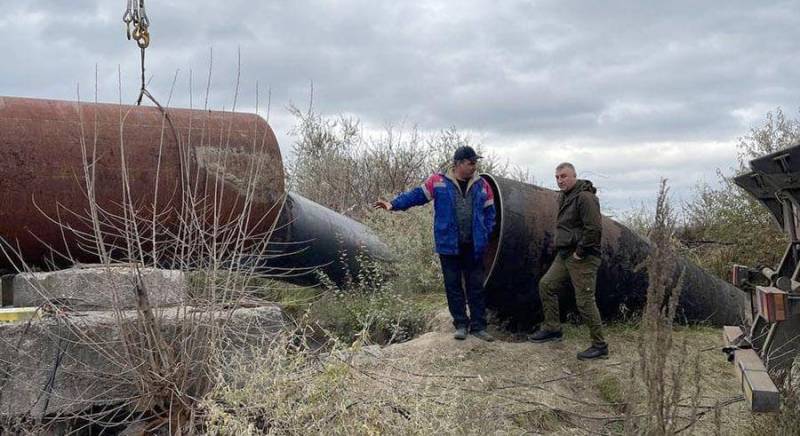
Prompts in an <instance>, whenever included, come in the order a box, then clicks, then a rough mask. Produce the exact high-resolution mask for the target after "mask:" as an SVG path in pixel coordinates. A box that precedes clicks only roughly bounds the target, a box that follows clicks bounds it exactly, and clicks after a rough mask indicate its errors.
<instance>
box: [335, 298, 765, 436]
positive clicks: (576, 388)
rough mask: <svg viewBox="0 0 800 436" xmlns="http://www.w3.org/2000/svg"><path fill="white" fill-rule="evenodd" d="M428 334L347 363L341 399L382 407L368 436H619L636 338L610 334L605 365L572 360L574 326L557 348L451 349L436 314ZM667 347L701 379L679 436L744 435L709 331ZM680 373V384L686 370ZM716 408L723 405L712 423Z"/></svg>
mask: <svg viewBox="0 0 800 436" xmlns="http://www.w3.org/2000/svg"><path fill="white" fill-rule="evenodd" d="M431 329H432V331H431V332H429V333H426V334H424V335H422V336H420V337H418V338H416V339H413V340H411V341H408V342H405V343H401V344H395V345H390V346H387V347H384V348H380V347H378V346H372V347H367V348H366V349H365V350H363V352H361V353H358V354H357V356H358V357H357V358H354V359H349V362H348V365H350V367H351V368H352V369H355V370H356V373H357V374H358V376H356V377H353V378H350V379H349V381H348V387H347V389H348V390H349V391H350V394H355V395H354V396H355V397H361V398H363V399H364V400H363V401H371V402H375V401H380V402H381V403H382V404H383V405H384V406H385V407H383V410H384V411H383V412H382V414H381V416H380V417H375V419H376V421H374V422H376V423H377V422H380V423H381V424H380V425H379V428H378V429H376V430H377V432H381V433H383V432H385V431H386V430H387V429H392V428H395V429H398V430H399V429H400V428H403V429H405V430H408V429H409V428H414V429H415V431H414V433H419V434H430V433H431V432H433V433H440V432H446V433H457V434H619V433H621V432H622V431H623V429H624V425H625V424H624V420H625V415H626V413H625V410H626V405H625V403H626V402H627V398H629V396H628V394H627V393H626V391H627V390H628V389H629V388H631V387H632V386H635V385H636V384H635V383H632V382H631V380H632V375H631V368H632V366H633V365H635V364H636V362H637V359H638V355H637V350H636V348H637V346H636V337H637V336H636V335H637V332H636V330H635V328H633V327H631V326H630V325H628V324H619V325H612V326H610V327H609V328H608V329H607V341H608V342H609V344H610V353H611V354H610V358H609V359H608V360H600V361H592V362H582V361H579V360H577V359H576V357H575V354H576V353H577V352H578V351H581V350H582V349H583V348H585V347H586V346H587V345H588V332H587V330H586V329H585V328H583V327H580V326H574V325H567V326H565V337H564V340H563V341H562V342H559V343H547V344H533V343H529V342H526V341H524V340H523V339H524V338H522V337H514V336H510V335H508V334H503V333H500V332H497V331H494V332H493V333H494V334H495V335H496V337H497V338H498V340H497V341H495V342H492V343H487V342H484V341H481V340H478V339H476V338H474V337H469V338H468V339H467V340H465V341H456V340H454V339H453V338H452V327H451V325H450V322H449V316H448V314H447V312H446V311H443V312H442V313H440V314H439V315H437V316H436V317H435V319H434V321H433V322H432V326H431ZM674 338H675V348H676V349H680V348H681V347H680V346H681V344H682V343H683V341H684V340H685V341H687V351H688V355H689V356H699V368H700V371H701V377H700V383H701V388H702V389H701V401H700V408H699V409H698V412H700V413H701V416H700V418H699V421H698V422H697V423H696V424H695V425H693V426H692V427H691V428H689V429H687V431H686V432H685V433H691V434H715V433H716V434H743V433H747V432H749V431H750V430H749V429H750V423H751V421H752V417H751V414H750V413H749V412H748V411H747V407H746V404H745V402H744V401H743V400H742V399H741V398H742V397H741V391H740V390H739V387H738V385H737V383H736V378H735V376H734V373H733V368H732V365H731V364H730V363H728V362H727V361H726V359H725V356H724V354H723V353H722V352H721V351H720V348H721V333H720V331H719V329H716V328H710V327H691V328H689V327H681V328H678V329H676V331H675V333H674ZM677 353H678V351H676V352H675V353H674V354H675V355H674V359H675V361H677V358H678V355H677ZM690 361H691V359H690ZM693 367H694V366H693V365H692V368H693ZM687 372H689V374H687V378H688V376H689V375H691V370H690V371H687ZM685 384H686V385H690V384H691V382H690V381H688V380H686V381H685ZM690 391H691V388H690V386H687V387H686V389H685V390H684V392H685V394H684V395H682V398H685V400H682V401H681V403H682V404H683V403H685V404H686V406H687V407H686V408H685V412H682V413H681V414H682V415H684V416H688V415H689V414H690V410H691V408H690V407H689V403H690V401H689V398H690V396H691V393H690ZM717 402H720V403H722V404H724V405H723V406H722V407H720V408H719V409H720V413H719V414H717V416H716V417H715V413H714V406H715V404H717ZM628 407H629V406H628ZM628 410H636V408H635V407H634V408H632V409H628ZM683 410H684V409H682V411H683ZM631 413H636V412H631ZM392 421H394V422H395V424H397V426H393V424H392V423H391V422H392ZM369 422H370V417H369V416H366V417H365V424H364V425H365V426H367V427H369ZM686 422H687V423H688V421H686ZM412 423H413V425H411V424H412ZM405 430H404V431H405ZM717 430H719V433H717ZM389 431H390V432H391V430H389ZM367 433H369V431H367Z"/></svg>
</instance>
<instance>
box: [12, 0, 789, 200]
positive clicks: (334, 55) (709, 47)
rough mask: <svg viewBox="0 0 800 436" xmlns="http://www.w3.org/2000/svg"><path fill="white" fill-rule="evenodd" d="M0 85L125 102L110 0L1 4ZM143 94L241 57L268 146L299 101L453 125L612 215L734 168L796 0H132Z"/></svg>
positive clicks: (369, 119)
mask: <svg viewBox="0 0 800 436" xmlns="http://www.w3.org/2000/svg"><path fill="white" fill-rule="evenodd" d="M0 4H2V8H1V9H0V10H2V13H0V32H2V35H3V37H2V40H3V42H4V44H3V58H4V61H3V62H2V70H0V71H2V74H0V95H9V96H25V97H41V98H55V99H75V98H76V95H77V94H76V88H77V87H76V85H78V84H79V85H80V89H81V98H82V99H84V100H87V99H93V98H94V96H93V94H94V83H95V80H94V75H95V73H94V72H95V65H97V68H98V77H99V80H98V81H99V99H100V100H101V101H110V102H114V101H118V99H119V91H118V88H119V86H120V83H119V80H118V79H117V77H118V74H117V71H118V68H119V69H120V70H121V73H122V81H121V87H122V100H123V102H126V103H133V102H134V100H135V98H136V96H137V95H138V83H137V81H138V80H139V79H138V72H137V68H138V66H139V58H138V49H137V48H136V46H135V44H134V43H133V42H130V41H128V40H126V38H125V33H124V26H123V24H122V22H121V17H122V13H123V12H124V9H125V4H126V1H125V0H69V1H67V0H21V1H13V0H0ZM146 7H147V12H148V15H149V17H150V21H151V28H150V30H151V34H152V45H151V47H150V48H149V49H148V50H147V56H148V57H147V67H148V77H150V76H152V79H151V80H152V81H151V84H150V89H151V91H152V92H153V93H154V94H155V96H156V97H157V98H158V99H160V100H162V102H163V101H166V99H167V97H168V93H169V88H170V84H171V83H172V80H173V76H174V75H175V72H176V71H178V70H179V73H178V81H177V84H178V85H177V89H176V91H175V96H174V97H173V100H172V102H173V105H177V106H187V105H188V104H189V98H188V96H189V81H188V77H189V71H192V76H193V85H194V105H195V106H198V105H202V101H201V100H202V95H203V93H204V90H205V80H206V75H207V74H208V67H209V50H210V49H213V53H214V55H213V58H214V60H213V69H212V71H213V73H212V84H211V97H210V103H209V106H210V107H211V108H212V109H221V108H223V107H225V108H230V107H231V104H232V102H233V94H234V84H235V79H236V59H237V56H236V53H237V49H239V50H240V51H241V57H242V67H241V87H242V90H241V98H240V102H239V109H240V110H246V111H253V110H254V109H255V100H256V98H255V94H256V93H255V89H256V81H258V83H259V88H260V89H261V91H260V101H261V103H260V105H261V106H262V108H261V109H262V110H261V113H262V115H264V116H266V112H265V111H264V110H263V109H264V106H265V105H266V95H267V89H268V88H269V89H271V93H272V104H271V110H270V114H269V115H270V124H271V125H272V127H273V129H274V130H275V132H276V134H277V135H278V138H279V141H280V142H281V148H282V149H283V151H284V154H286V153H288V152H289V150H290V149H291V137H289V136H288V134H287V133H288V132H289V130H290V129H291V127H292V126H293V124H294V120H293V119H292V117H291V116H290V115H289V114H288V112H287V110H286V107H287V105H288V104H289V103H291V102H294V103H296V104H298V105H300V106H304V105H306V104H307V101H308V95H309V83H310V82H312V81H313V83H314V106H315V108H316V109H317V110H319V111H320V112H322V113H323V114H328V115H336V114H340V113H346V114H350V115H353V116H356V117H358V118H359V119H360V120H361V121H362V122H363V123H364V125H365V126H366V127H367V128H371V129H376V130H377V129H381V128H382V127H383V126H385V125H387V124H392V123H394V124H397V123H401V122H404V123H405V124H406V125H411V124H417V125H418V126H419V128H420V129H422V130H424V131H437V130H441V129H445V128H448V127H450V126H454V127H456V128H458V129H459V130H461V131H464V132H469V133H470V134H471V135H472V136H473V137H474V138H475V139H476V140H477V141H480V142H481V143H482V144H483V147H484V148H485V149H488V150H490V151H492V152H493V153H495V154H496V155H498V156H501V157H505V158H508V159H509V160H510V161H511V162H512V163H514V164H517V165H521V166H525V167H527V168H529V169H530V171H531V173H532V174H533V175H534V176H535V178H536V180H537V181H538V182H539V183H540V184H541V185H544V186H547V187H555V184H554V182H553V177H552V173H553V170H552V168H553V167H554V166H555V165H556V164H557V163H559V162H561V161H565V160H568V161H572V162H573V163H575V165H576V166H577V167H578V172H579V176H584V177H586V178H590V179H592V180H593V181H594V182H595V185H597V186H599V187H600V188H601V191H600V192H601V202H602V203H603V205H604V209H605V210H606V211H607V212H610V213H614V214H619V213H621V212H623V211H625V210H626V209H630V208H632V207H636V206H637V205H639V204H640V203H641V202H642V201H643V200H650V199H652V198H653V197H654V196H655V192H656V190H657V188H658V180H659V178H660V177H666V178H669V179H670V181H671V185H672V186H673V191H674V193H675V195H676V197H678V198H679V199H680V198H686V197H687V196H688V195H690V190H691V187H692V186H693V185H695V184H696V183H697V182H698V181H703V180H705V181H707V182H714V181H715V180H716V174H715V172H716V169H717V168H723V169H727V168H729V167H731V166H733V165H734V164H735V160H736V147H735V144H736V142H737V138H738V137H740V136H742V135H745V134H747V133H748V132H749V129H750V128H751V127H754V126H757V125H759V124H761V123H763V120H764V116H765V114H766V112H768V111H770V110H774V109H775V108H776V107H778V106H780V107H782V108H783V109H784V111H785V112H786V113H787V114H789V115H790V116H791V117H793V118H794V117H797V115H798V107H800V87H798V85H797V84H798V78H800V56H798V54H800V53H798V48H800V1H775V2H771V1H730V0H727V1H719V2H705V1H704V2H698V1H669V2H654V1H647V2H639V3H634V2H632V1H588V0H587V1H582V2H577V1H563V0H558V1H555V0H554V1H512V0H504V1H502V2H489V1H464V0H460V1H455V0H454V1H398V0H395V1H379V0H362V1H358V0H354V1H303V0H297V1H289V0H286V1H253V0H246V1H245V0H225V1H211V0H194V1H189V0H169V1H168V0H146Z"/></svg>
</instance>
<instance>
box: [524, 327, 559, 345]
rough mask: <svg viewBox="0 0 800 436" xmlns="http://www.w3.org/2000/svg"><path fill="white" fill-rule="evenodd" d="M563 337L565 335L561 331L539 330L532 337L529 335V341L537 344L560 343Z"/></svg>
mask: <svg viewBox="0 0 800 436" xmlns="http://www.w3.org/2000/svg"><path fill="white" fill-rule="evenodd" d="M562 336H564V335H563V334H562V333H561V332H560V331H557V332H553V331H550V330H539V331H537V332H535V333H534V334H532V335H528V340H529V341H531V342H536V343H542V342H550V341H560V340H561V337H562Z"/></svg>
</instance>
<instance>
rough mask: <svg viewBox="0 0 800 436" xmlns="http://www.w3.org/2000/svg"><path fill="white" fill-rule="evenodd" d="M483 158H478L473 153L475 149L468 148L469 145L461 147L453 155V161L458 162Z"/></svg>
mask: <svg viewBox="0 0 800 436" xmlns="http://www.w3.org/2000/svg"><path fill="white" fill-rule="evenodd" d="M482 157H483V156H478V153H475V149H474V148H472V147H470V146H469V145H462V146H461V147H458V148H457V149H456V152H455V153H453V160H454V161H459V160H464V159H469V160H478V159H481V158H482Z"/></svg>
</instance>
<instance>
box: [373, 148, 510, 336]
mask: <svg viewBox="0 0 800 436" xmlns="http://www.w3.org/2000/svg"><path fill="white" fill-rule="evenodd" d="M480 158H481V156H478V155H477V153H475V150H474V149H473V148H472V147H469V146H462V147H459V148H458V149H457V150H456V151H455V153H454V154H453V167H452V168H451V169H449V170H448V171H447V172H445V173H436V174H434V175H432V176H430V177H428V179H427V180H425V183H423V184H422V186H419V187H416V188H414V189H411V190H410V191H407V192H404V193H402V194H400V195H398V196H397V197H396V198H395V199H394V200H392V201H391V202H388V201H384V200H378V201H377V202H376V203H375V207H376V208H381V209H386V210H406V209H408V208H410V207H413V206H420V205H423V204H425V203H427V202H429V201H431V200H433V202H434V208H433V210H434V219H433V236H434V240H435V241H436V252H437V253H439V259H440V260H441V264H442V275H443V276H444V288H445V291H446V293H447V306H448V308H449V309H450V315H451V316H452V317H453V325H454V326H455V328H456V332H455V334H454V335H453V337H454V338H455V339H460V340H463V339H466V337H467V329H469V332H470V333H471V334H472V335H474V336H476V337H478V338H480V339H483V340H485V341H489V342H491V341H493V340H494V338H492V336H491V335H489V333H488V332H486V303H485V297H484V292H483V281H484V271H483V270H484V268H483V254H484V253H485V252H486V248H487V246H488V245H489V237H490V235H491V233H492V229H493V228H494V222H495V209H494V193H493V192H492V189H491V187H490V186H489V183H487V182H486V181H485V180H484V179H483V178H481V177H480V176H479V175H478V173H477V171H476V167H477V163H478V159H480ZM462 278H463V280H462ZM462 283H463V284H464V285H465V286H466V289H464V287H463V286H462ZM465 294H466V299H465ZM467 305H469V315H467Z"/></svg>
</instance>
